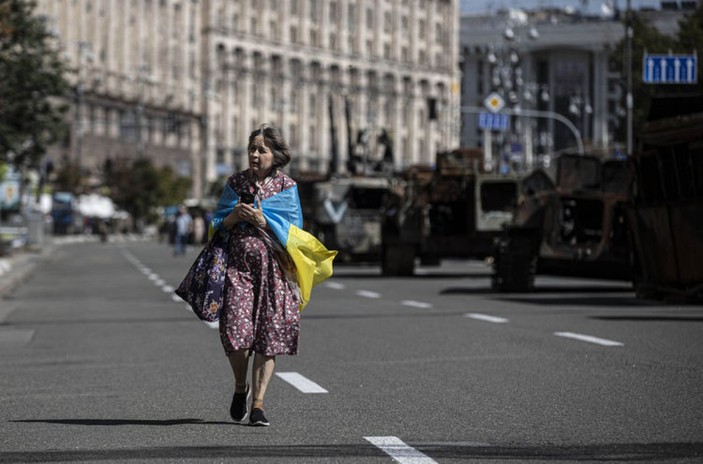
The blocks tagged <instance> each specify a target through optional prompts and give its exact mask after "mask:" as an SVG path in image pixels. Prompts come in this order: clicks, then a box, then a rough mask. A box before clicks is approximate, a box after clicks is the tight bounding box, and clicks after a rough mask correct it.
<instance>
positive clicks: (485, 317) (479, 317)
mask: <svg viewBox="0 0 703 464" xmlns="http://www.w3.org/2000/svg"><path fill="white" fill-rule="evenodd" d="M464 317H469V318H471V319H476V320H477V321H484V322H493V323H494V324H506V323H508V322H510V321H509V320H508V319H506V318H504V317H497V316H489V315H488V314H478V313H469V314H465V315H464Z"/></svg>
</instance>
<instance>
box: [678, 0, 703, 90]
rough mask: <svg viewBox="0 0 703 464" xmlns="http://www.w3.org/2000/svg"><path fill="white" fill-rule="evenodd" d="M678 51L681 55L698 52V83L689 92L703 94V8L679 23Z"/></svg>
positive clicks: (699, 8)
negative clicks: (702, 75) (702, 74)
mask: <svg viewBox="0 0 703 464" xmlns="http://www.w3.org/2000/svg"><path fill="white" fill-rule="evenodd" d="M676 43H677V51H678V52H679V53H681V54H686V55H687V54H689V53H693V52H694V51H697V52H698V54H699V56H698V74H697V75H698V83H697V84H696V85H695V86H687V87H689V89H688V90H689V91H690V90H691V89H693V90H694V91H696V92H698V93H699V94H700V93H703V77H701V71H703V56H701V55H703V7H698V9H696V11H695V12H694V13H692V14H690V15H686V16H685V17H684V18H683V19H681V21H679V32H678V34H677V37H676Z"/></svg>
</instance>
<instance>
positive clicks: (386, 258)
mask: <svg viewBox="0 0 703 464" xmlns="http://www.w3.org/2000/svg"><path fill="white" fill-rule="evenodd" d="M518 188H519V182H518V178H517V177H516V176H513V175H505V176H502V175H498V174H495V173H492V172H486V171H484V170H483V152H482V150H478V149H457V150H452V151H447V152H441V153H438V154H437V157H436V168H435V169H434V170H430V169H427V168H418V167H416V168H412V169H409V170H408V171H407V172H406V176H405V184H404V190H403V191H402V194H400V195H399V196H397V197H395V198H393V199H392V200H393V201H395V204H393V205H391V206H390V207H388V208H386V216H385V218H384V227H383V254H382V261H381V264H382V271H383V274H384V275H412V274H413V273H414V268H415V264H416V258H419V259H420V262H421V263H422V264H423V265H433V264H439V262H440V260H441V259H442V258H449V257H456V258H469V257H478V258H483V257H486V256H489V255H491V254H492V252H493V242H494V240H495V238H496V236H497V235H498V234H499V233H500V231H501V230H502V227H503V224H504V223H506V222H510V221H511V220H512V214H513V210H514V208H515V206H516V204H517V200H518V193H519V192H518Z"/></svg>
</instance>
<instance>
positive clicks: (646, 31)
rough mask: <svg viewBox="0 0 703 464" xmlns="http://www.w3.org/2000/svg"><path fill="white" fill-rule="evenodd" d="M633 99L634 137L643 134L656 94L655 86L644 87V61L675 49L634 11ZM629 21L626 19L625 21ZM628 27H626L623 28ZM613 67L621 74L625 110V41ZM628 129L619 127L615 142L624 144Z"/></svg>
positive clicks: (614, 56) (617, 49)
mask: <svg viewBox="0 0 703 464" xmlns="http://www.w3.org/2000/svg"><path fill="white" fill-rule="evenodd" d="M631 14H632V30H633V37H632V97H633V102H634V107H633V113H632V114H633V118H632V119H633V130H634V133H635V134H638V133H640V132H641V128H642V126H643V125H644V123H645V121H646V118H647V114H648V113H649V104H650V101H651V99H652V96H654V95H655V93H656V92H657V90H658V89H657V87H660V86H656V85H650V84H644V83H643V79H642V72H643V69H642V60H643V59H644V54H645V53H668V52H669V50H671V49H672V47H673V45H674V43H675V42H674V38H673V37H671V36H669V35H666V34H662V33H661V32H659V30H658V29H657V28H656V27H654V26H653V25H652V24H651V23H650V22H649V21H648V20H647V19H646V18H645V17H644V16H643V15H640V14H638V12H636V11H633V12H632V13H631ZM624 19H625V21H627V18H626V17H625V18H624ZM623 27H625V26H623ZM610 60H611V67H612V69H614V70H622V73H623V75H622V89H623V92H622V93H623V97H622V102H621V105H622V107H623V108H625V107H626V104H625V103H626V102H625V97H626V84H625V78H626V73H627V71H626V69H625V67H626V66H625V39H623V40H621V41H620V42H619V43H618V44H617V45H616V47H615V48H614V50H613V53H612V54H611V56H610ZM626 130H627V128H626V125H625V124H620V126H619V127H618V130H617V132H616V138H617V139H619V140H621V141H622V140H625V138H626Z"/></svg>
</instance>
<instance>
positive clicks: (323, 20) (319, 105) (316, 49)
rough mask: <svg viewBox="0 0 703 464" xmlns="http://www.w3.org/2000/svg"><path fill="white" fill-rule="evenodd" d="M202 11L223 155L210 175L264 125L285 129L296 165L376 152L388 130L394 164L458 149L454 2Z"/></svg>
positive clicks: (212, 129)
mask: <svg viewBox="0 0 703 464" xmlns="http://www.w3.org/2000/svg"><path fill="white" fill-rule="evenodd" d="M204 7H205V8H204V11H206V13H205V16H204V20H205V21H206V23H207V24H208V27H207V29H206V32H205V34H204V39H203V40H204V49H205V50H206V52H204V76H206V79H208V76H209V82H207V83H206V84H205V85H206V87H207V88H210V89H212V90H213V91H214V95H215V97H214V98H212V99H208V100H207V101H206V104H207V105H208V111H207V113H208V122H209V124H208V132H207V139H208V147H209V148H208V152H209V153H211V152H213V151H214V152H215V154H216V156H215V158H214V160H212V159H210V158H209V159H208V165H207V169H208V170H207V175H208V178H213V176H214V175H215V174H222V173H224V172H226V171H227V170H231V166H232V165H235V166H242V165H244V164H245V162H246V161H245V151H246V150H245V148H246V143H247V137H248V134H249V132H250V131H251V130H252V129H253V128H255V127H257V126H258V125H259V124H260V123H261V122H262V121H269V122H273V123H275V124H276V125H278V126H280V127H282V129H283V132H284V134H286V135H287V137H288V138H289V140H290V141H291V144H292V146H293V147H294V152H295V155H296V159H295V161H294V165H293V167H292V169H293V170H298V171H301V172H303V171H317V172H324V171H326V170H327V169H328V166H329V165H330V163H331V162H334V161H338V163H336V165H337V166H338V167H339V170H342V171H343V170H344V169H345V166H346V163H345V161H346V160H348V159H349V157H350V155H351V156H353V155H354V153H355V152H356V151H358V150H371V151H374V145H375V142H376V140H377V137H378V136H379V135H380V133H381V131H383V130H385V131H386V132H387V133H389V134H390V136H391V137H392V139H393V142H394V151H395V167H396V168H397V169H400V168H402V167H405V166H409V165H411V164H415V163H430V162H432V160H433V158H434V153H435V152H436V151H437V150H438V149H441V148H446V147H449V146H456V145H457V144H458V140H459V133H458V126H457V124H455V123H454V124H453V121H456V116H457V113H456V109H457V105H458V101H459V100H458V99H459V92H458V69H457V64H456V63H457V62H458V30H459V11H458V1H457V0H451V1H442V0H382V1H376V0H374V1H370V0H287V1H278V0H229V1H228V0H206V1H204ZM360 134H361V136H360ZM360 138H361V139H362V141H364V140H365V141H367V143H366V145H364V146H359V145H357V144H356V142H357V141H358V139H360ZM335 152H336V157H337V158H338V159H337V160H335V159H333V157H334V155H335ZM371 156H373V153H372V155H371ZM212 161H214V162H212Z"/></svg>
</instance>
